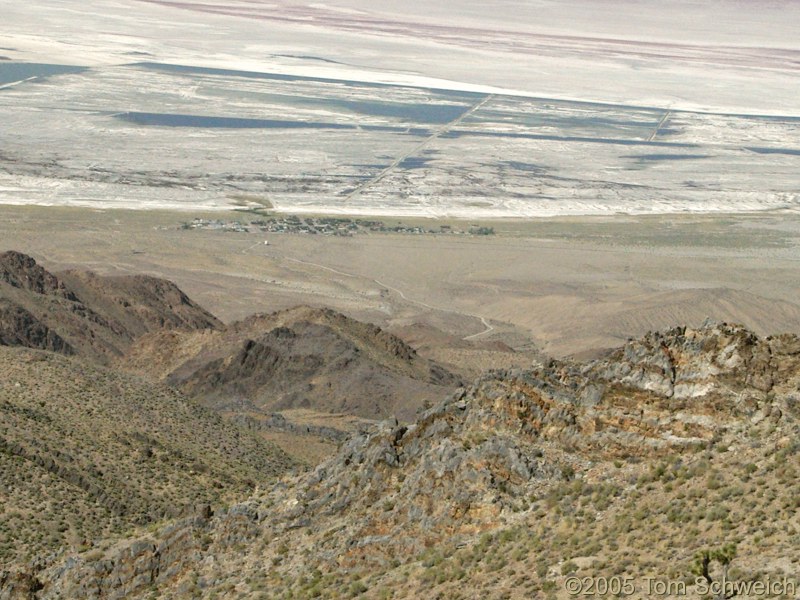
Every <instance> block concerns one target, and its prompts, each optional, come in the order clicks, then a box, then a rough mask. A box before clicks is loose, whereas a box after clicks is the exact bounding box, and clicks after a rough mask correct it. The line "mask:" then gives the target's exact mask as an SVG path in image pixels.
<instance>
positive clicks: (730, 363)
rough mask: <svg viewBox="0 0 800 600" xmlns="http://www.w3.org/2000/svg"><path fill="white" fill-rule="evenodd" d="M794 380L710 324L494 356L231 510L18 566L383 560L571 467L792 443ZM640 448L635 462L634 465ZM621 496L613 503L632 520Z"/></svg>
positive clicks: (142, 587) (108, 579)
mask: <svg viewBox="0 0 800 600" xmlns="http://www.w3.org/2000/svg"><path fill="white" fill-rule="evenodd" d="M798 383H800V340H798V338H797V337H796V336H789V335H787V336H779V337H774V338H767V339H760V338H758V337H756V336H754V335H753V334H752V333H750V332H748V331H747V330H746V329H744V328H742V327H738V326H732V325H726V324H707V325H706V326H704V327H702V328H700V329H696V330H691V329H686V328H677V329H672V330H669V331H666V332H663V333H653V334H650V335H648V336H646V337H645V338H643V339H642V340H638V341H635V342H633V341H632V342H629V343H628V344H626V345H625V346H624V347H623V348H622V349H620V350H619V351H618V352H616V353H614V354H612V355H611V356H610V357H609V358H606V359H603V360H600V361H595V362H592V363H589V364H585V365H580V364H573V363H567V362H557V361H550V362H548V363H545V364H541V365H538V366H536V367H535V368H534V369H532V370H528V371H517V370H515V371H497V372H492V373H489V374H487V375H485V376H483V377H481V378H480V379H478V380H477V381H476V382H475V383H474V384H473V385H471V386H469V387H468V388H465V389H461V390H459V391H457V392H456V393H454V394H452V395H450V396H449V397H448V398H447V399H446V400H444V401H443V402H441V403H439V404H438V405H437V406H435V407H434V408H431V409H429V410H428V411H426V412H424V413H423V414H422V415H421V416H420V417H419V418H418V420H417V421H416V422H415V423H414V424H412V425H410V426H407V425H402V424H400V423H398V422H397V421H394V420H391V421H387V422H384V423H382V424H381V425H380V426H378V427H376V428H375V429H373V430H371V431H369V432H366V433H363V434H357V435H354V436H353V437H352V438H350V439H349V440H348V441H346V442H345V443H344V444H343V445H342V446H341V447H340V449H339V451H338V453H337V454H336V455H335V456H333V457H331V459H330V460H328V461H326V462H324V463H323V464H321V465H319V466H318V467H317V468H316V469H314V470H313V471H312V472H310V473H308V474H305V475H301V476H298V477H295V478H293V479H287V480H285V481H283V482H280V483H278V484H275V485H274V486H271V487H268V488H265V489H263V490H262V491H260V492H259V493H257V494H255V495H254V496H253V497H252V498H251V499H249V500H247V501H246V502H243V503H240V504H238V505H236V506H234V507H232V508H231V509H229V510H224V511H218V512H216V513H215V514H214V515H209V513H208V511H206V513H205V516H203V517H198V518H196V519H194V520H189V521H185V522H182V523H176V524H174V525H172V526H170V527H168V528H166V529H164V530H163V531H162V532H161V533H160V534H159V535H158V536H154V537H148V538H143V539H140V540H137V541H133V542H128V543H126V544H124V545H122V546H121V547H119V548H112V549H110V550H109V551H107V552H105V553H104V554H103V556H102V558H101V559H97V558H91V557H89V556H86V555H81V556H77V557H74V558H70V559H67V560H66V561H65V560H63V559H59V560H57V561H55V562H54V563H53V564H52V565H51V566H43V567H42V568H38V569H36V570H34V571H31V572H29V573H28V575H27V576H28V579H26V580H25V581H30V580H32V579H33V580H35V581H36V585H37V586H38V587H40V588H41V589H40V590H39V591H37V592H36V593H35V597H37V598H56V597H64V596H74V595H76V594H77V595H79V596H81V597H87V598H95V597H104V598H106V597H107V598H123V597H126V598H128V597H144V595H145V594H146V593H148V592H149V591H150V590H152V589H157V590H166V589H169V590H171V591H172V592H174V593H176V594H177V595H178V596H179V597H191V596H192V594H195V595H197V594H200V595H202V594H203V593H206V592H207V591H208V590H211V589H216V590H219V585H221V584H220V583H219V582H222V581H228V582H232V583H229V585H231V586H232V587H231V588H230V589H234V588H235V587H236V586H237V585H239V584H240V583H241V582H242V580H243V578H244V572H243V570H244V571H247V570H248V569H250V570H251V571H247V572H253V571H252V569H261V568H263V567H262V565H263V561H264V556H265V554H266V555H267V556H270V557H272V558H271V560H272V565H273V568H278V567H275V565H279V568H280V569H281V571H280V572H281V573H283V574H284V575H282V576H281V577H283V576H285V575H287V574H289V573H304V572H306V571H308V569H311V568H313V569H317V570H321V571H322V572H330V573H348V572H351V570H353V569H359V568H362V569H366V572H386V571H387V570H391V569H393V568H395V567H396V566H397V565H398V564H402V562H403V560H405V559H404V558H403V557H409V556H425V555H426V554H425V553H426V552H428V549H430V548H432V547H441V546H444V545H446V546H448V547H452V548H460V547H463V546H469V545H470V544H476V540H477V539H478V538H479V537H480V535H481V534H482V533H484V532H491V531H495V530H498V529H501V528H509V527H513V526H514V524H515V523H518V524H519V523H530V522H531V521H532V520H533V519H537V518H542V517H541V516H538V515H541V514H542V513H541V512H537V513H536V514H535V515H534V514H532V513H531V512H530V511H531V510H532V509H531V508H530V506H531V505H533V504H534V503H535V502H537V501H538V499H539V498H543V497H544V498H548V497H552V498H554V500H553V502H555V503H557V502H558V498H560V497H561V496H560V495H559V494H565V493H568V492H567V491H565V490H569V489H572V488H571V487H570V486H571V485H572V483H571V482H575V483H576V484H578V487H577V488H575V489H577V490H578V492H576V493H578V494H580V493H582V492H580V490H582V489H587V490H588V492H586V493H593V492H592V489H593V488H592V487H591V486H589V487H587V488H584V487H581V485H582V484H581V483H580V482H581V480H583V479H584V478H588V477H590V476H591V477H594V478H597V477H600V478H601V481H602V479H603V478H608V477H609V474H610V473H613V472H614V470H617V469H621V468H622V466H621V465H622V464H629V465H631V470H629V471H626V473H628V475H627V476H626V477H628V479H627V480H626V481H627V483H625V484H624V485H623V484H621V485H620V486H617V487H615V488H614V489H615V490H616V492H615V493H616V494H624V489H629V488H634V487H635V485H634V484H635V482H636V477H635V476H634V478H633V480H631V479H630V477H631V474H632V473H637V472H639V473H643V475H640V479H641V478H642V477H645V475H646V476H647V477H649V478H651V479H645V481H654V480H656V479H652V478H658V477H660V476H661V475H659V473H663V472H664V471H663V469H665V467H663V466H661V467H659V469H661V470H659V469H655V465H657V464H662V465H663V464H664V463H659V461H660V460H661V459H662V458H665V457H671V458H670V459H669V460H670V461H671V464H673V465H676V466H675V467H674V469H684V467H683V466H681V465H683V464H684V461H687V462H691V460H692V457H694V456H696V454H697V452H698V451H702V452H705V451H706V450H707V449H709V448H712V447H715V445H721V447H722V449H723V450H722V451H723V452H724V451H726V450H727V448H728V447H729V446H732V445H733V444H737V443H738V444H740V443H741V439H742V436H743V434H744V432H745V431H749V430H750V429H751V428H753V427H755V428H757V434H758V435H759V436H762V435H763V436H769V438H768V439H769V440H770V442H769V443H770V444H775V447H776V448H784V449H785V450H784V451H783V452H784V453H786V452H790V451H793V450H792V448H794V447H795V446H796V444H795V446H792V445H791V436H793V435H795V434H796V433H797V430H798V428H797V418H798V416H800V415H799V413H800V410H799V409H798V407H800V393H798V389H800V388H798ZM765 439H767V438H765ZM787 440H788V441H787ZM756 446H758V444H756ZM743 448H746V446H743ZM734 458H735V455H734ZM725 460H729V461H731V460H733V458H731V459H727V458H726V459H725ZM640 463H641V464H643V465H645V466H646V465H651V466H650V467H646V468H645V469H644V470H640V471H637V470H636V465H637V464H640ZM751 467H752V469H758V468H759V467H758V466H757V465H751ZM698 468H699V467H698ZM748 468H750V467H748ZM752 469H751V470H752ZM676 472H677V471H676ZM653 473H655V474H653ZM632 482H633V483H632ZM563 486H567V487H563ZM625 486H627V488H625ZM671 489H672V488H671V487H669V488H666V487H665V488H664V490H671ZM664 493H667V492H666V491H665V492H664ZM554 494H555V495H554ZM677 498H678V499H676V500H675V502H679V501H680V496H679V497H677ZM579 500H580V496H579ZM580 501H581V502H582V503H583V502H584V500H580ZM613 501H614V500H613V498H611V499H609V500H608V502H613ZM620 502H622V501H620ZM539 506H541V505H539ZM603 506H604V507H608V506H609V504H604V505H603ZM626 506H628V505H626V504H624V503H622V504H621V508H620V511H621V512H620V519H622V520H623V521H622V522H624V523H625V525H624V526H625V527H628V528H630V527H632V525H631V522H630V520H629V516H626V515H627V513H626V512H625V511H626V510H629V509H627V508H625V507H626ZM671 506H673V507H674V506H678V505H677V504H672V505H671ZM539 510H540V511H541V509H539ZM604 510H610V509H607V508H603V509H602V510H601V512H598V513H597V516H596V517H592V519H593V521H592V522H593V523H594V522H595V521H597V520H598V519H602V518H603V514H604V513H603V512H602V511H604ZM675 514H676V515H677V516H675V517H674V518H676V519H679V518H683V517H681V516H680V514H679V513H675ZM671 518H672V517H671ZM626 519H627V520H626ZM598 527H600V525H599V524H598ZM202 540H206V541H205V542H202ZM259 540H261V542H259ZM615 543H616V542H615ZM290 548H291V550H289V549H290ZM504 560H505V559H504ZM245 565H246V566H245ZM498 568H500V567H498ZM562 572H565V571H564V570H562ZM461 576H462V577H470V574H468V573H467V574H463V575H461ZM6 577H7V578H8V577H9V576H8V575H6ZM300 580H301V581H304V580H305V579H304V578H301V579H300ZM15 581H16V580H15ZM237 582H238V583H237ZM15 585H17V584H15ZM19 585H22V584H19Z"/></svg>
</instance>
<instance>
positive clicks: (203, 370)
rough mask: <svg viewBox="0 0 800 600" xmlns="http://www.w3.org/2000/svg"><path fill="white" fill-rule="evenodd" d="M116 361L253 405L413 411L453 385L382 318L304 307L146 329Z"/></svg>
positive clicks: (211, 399)
mask: <svg viewBox="0 0 800 600" xmlns="http://www.w3.org/2000/svg"><path fill="white" fill-rule="evenodd" d="M119 364H121V365H122V366H123V367H125V368H128V369H130V370H132V371H134V372H137V373H144V374H148V375H150V376H154V377H157V378H161V379H162V380H164V381H166V382H168V383H170V384H171V385H174V386H176V387H179V388H180V389H182V390H184V391H185V392H186V393H187V394H190V395H196V396H199V397H201V398H204V399H205V401H206V402H207V403H209V404H210V405H211V406H214V407H216V408H218V409H222V410H230V409H232V408H235V407H236V406H239V405H242V404H252V405H253V406H255V407H257V408H259V409H261V410H265V411H275V410H284V409H290V408H313V409H315V410H318V411H323V412H345V413H349V414H354V415H358V416H361V417H364V418H371V419H374V418H385V417H387V416H389V415H397V416H398V418H401V419H411V418H413V416H414V414H415V413H416V411H417V410H418V409H419V408H420V407H421V406H422V405H423V404H424V403H425V402H426V401H427V402H432V401H435V400H436V399H437V398H440V397H441V396H442V395H444V394H446V393H448V392H450V391H452V390H453V389H455V387H456V386H457V385H458V384H459V380H458V378H457V377H456V376H454V375H453V374H451V373H450V372H448V371H447V370H445V369H444V368H443V367H440V366H439V365H437V364H436V363H434V362H431V361H429V360H426V359H424V358H422V357H420V356H419V355H417V353H416V351H415V350H414V349H413V348H411V347H410V346H408V345H407V344H406V343H405V342H403V341H402V340H400V339H399V338H397V337H395V336H394V335H391V334H389V333H387V332H385V331H382V330H381V329H380V328H379V327H376V326H374V325H370V324H368V323H362V322H359V321H356V320H354V319H350V318H348V317H346V316H344V315H342V314H340V313H337V312H335V311H332V310H327V309H313V308H309V307H298V308H295V309H290V310H287V311H281V312H278V313H274V314H271V315H255V316H253V317H249V318H247V319H245V320H243V321H240V322H237V323H233V324H231V325H229V326H228V327H226V328H225V329H224V330H219V331H203V332H198V331H194V332H191V331H190V332H184V331H161V332H157V333H153V334H149V335H147V336H144V337H142V338H141V339H139V340H138V341H137V342H136V343H135V344H134V345H133V347H132V349H131V351H130V353H129V354H128V355H127V356H126V357H124V358H123V359H122V360H121V361H120V363H119Z"/></svg>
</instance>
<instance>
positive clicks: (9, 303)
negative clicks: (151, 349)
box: [0, 251, 222, 364]
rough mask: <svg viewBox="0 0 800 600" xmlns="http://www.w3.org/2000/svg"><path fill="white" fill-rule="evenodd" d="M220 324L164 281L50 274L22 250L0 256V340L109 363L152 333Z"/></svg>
mask: <svg viewBox="0 0 800 600" xmlns="http://www.w3.org/2000/svg"><path fill="white" fill-rule="evenodd" d="M221 325H222V324H221V323H220V322H219V321H218V320H217V319H216V318H215V317H214V316H213V315H211V314H210V313H208V312H207V311H205V310H203V309H202V308H200V307H199V306H197V305H196V304H195V303H193V302H192V301H191V300H190V299H189V298H188V297H187V296H186V295H185V294H184V293H183V292H181V290H180V289H178V287H177V286H176V285H175V284H173V283H172V282H169V281H166V280H162V279H157V278H154V277H147V276H140V275H136V276H126V277H101V276H99V275H96V274H94V273H91V272H78V271H67V272H64V273H60V274H58V275H55V274H52V273H50V272H49V271H47V270H45V269H44V268H42V267H41V266H40V265H39V264H37V263H36V261H35V260H34V259H33V258H31V257H30V256H27V255H25V254H21V253H19V252H14V251H8V252H3V253H0V345H9V346H17V345H19V346H25V347H30V348H40V349H45V350H51V351H54V352H60V353H63V354H78V355H80V356H83V357H85V358H88V359H91V360H93V361H95V362H99V363H102V364H107V363H108V362H109V361H110V359H111V358H112V357H115V356H121V355H122V354H123V353H125V352H126V351H127V349H128V348H129V346H130V344H131V343H132V342H133V340H134V339H136V338H137V337H139V336H141V335H142V334H144V333H147V332H149V331H154V330H158V329H163V328H174V329H216V328H219V327H221Z"/></svg>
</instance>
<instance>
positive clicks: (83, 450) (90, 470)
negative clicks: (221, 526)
mask: <svg viewBox="0 0 800 600" xmlns="http://www.w3.org/2000/svg"><path fill="white" fill-rule="evenodd" d="M0 372H1V373H2V374H3V376H2V377H0V563H5V562H9V561H14V560H20V559H22V558H25V557H28V558H30V557H32V556H34V555H41V554H42V553H47V552H48V551H53V550H55V549H57V548H59V547H61V546H70V547H72V548H78V547H81V546H82V545H84V544H86V543H87V541H89V540H95V539H99V538H102V537H105V536H108V535H111V534H112V533H113V534H116V535H119V534H120V533H121V532H123V531H125V530H127V529H129V528H130V527H132V526H137V525H144V524H147V523H151V522H154V521H158V520H162V519H164V518H167V517H173V518H174V517H176V516H179V515H181V514H183V513H185V512H186V511H187V510H189V511H191V510H194V509H195V508H196V507H197V506H199V505H203V504H208V503H215V504H216V503H219V502H221V501H223V500H227V499H232V498H235V497H241V496H242V495H244V494H246V493H248V492H249V491H252V489H253V488H254V486H255V485H257V484H264V483H265V482H267V481H269V480H270V479H271V478H273V477H274V476H276V475H277V474H280V473H283V472H285V471H286V470H287V469H288V468H291V467H292V466H293V462H292V461H291V460H290V459H288V457H287V456H286V455H285V454H284V453H283V452H281V451H280V450H278V449H277V447H275V446H274V445H272V444H269V443H266V442H264V441H262V440H260V439H258V438H256V437H254V436H251V435H249V434H247V433H245V432H243V431H242V430H240V429H238V428H237V427H235V426H234V425H232V424H230V423H228V422H227V421H225V420H224V419H222V418H221V417H219V416H217V415H215V414H213V413H211V412H209V411H208V410H206V409H204V408H201V407H200V406H198V405H197V404H195V403H194V402H192V401H190V400H188V399H187V398H185V397H184V396H182V395H181V394H179V393H177V392H175V391H174V390H171V389H169V388H166V387H165V386H161V385H154V384H152V383H149V382H147V381H145V380H143V379H141V378H139V377H134V376H130V375H125V374H120V373H116V372H114V371H111V370H109V369H106V368H103V367H98V366H92V365H91V364H88V363H87V362H85V361H81V360H80V359H78V358H67V357H62V356H59V355H58V354H53V353H50V352H42V351H34V350H28V349H23V348H3V347H0Z"/></svg>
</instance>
